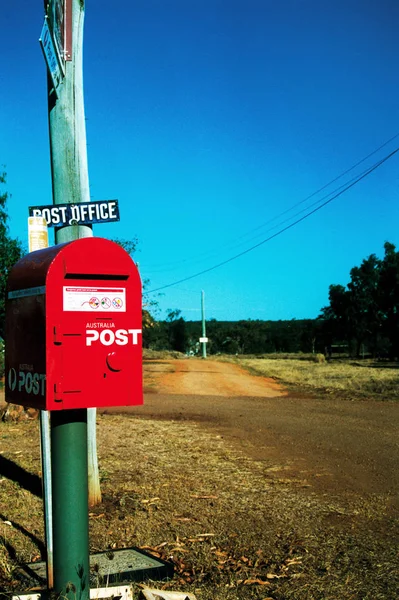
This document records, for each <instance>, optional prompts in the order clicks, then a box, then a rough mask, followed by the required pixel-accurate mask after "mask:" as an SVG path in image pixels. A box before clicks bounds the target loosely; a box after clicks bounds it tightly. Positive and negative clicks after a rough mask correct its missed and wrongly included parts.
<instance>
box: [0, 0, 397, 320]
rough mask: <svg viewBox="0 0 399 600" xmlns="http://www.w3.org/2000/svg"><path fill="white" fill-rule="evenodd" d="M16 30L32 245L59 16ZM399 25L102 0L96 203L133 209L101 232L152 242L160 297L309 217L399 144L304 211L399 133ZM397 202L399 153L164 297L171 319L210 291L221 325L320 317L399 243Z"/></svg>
mask: <svg viewBox="0 0 399 600" xmlns="http://www.w3.org/2000/svg"><path fill="white" fill-rule="evenodd" d="M0 20H1V31H2V34H1V36H0V55H1V57H2V61H1V63H2V65H1V69H0V164H4V165H5V168H6V170H7V172H8V185H7V188H8V190H9V191H10V192H11V193H12V199H11V200H10V202H9V214H10V218H11V220H10V228H11V233H12V234H13V235H14V236H18V237H20V238H21V239H22V240H26V238H27V216H28V206H34V205H40V204H51V202H52V198H51V181H50V160H49V140H48V125H47V100H46V67H45V63H44V59H43V56H42V53H41V49H40V46H39V43H38V38H39V35H40V31H41V28H42V24H43V3H42V2H41V1H39V0H37V1H36V2H33V1H32V0H14V1H13V2H9V3H6V4H5V6H2V7H1V10H0ZM398 26H399V3H398V2H396V1H395V0H392V1H390V0H379V1H378V2H377V0H374V1H371V0H331V1H328V0H325V1H323V2H320V1H319V0H308V1H307V0H296V1H294V0H292V1H288V0H280V1H279V2H276V1H275V0H229V1H228V2H227V1H226V0H223V1H221V0H201V1H198V0H140V1H133V2H131V1H128V0H114V1H113V2H112V3H111V2H109V0H108V1H107V2H106V1H105V0H96V2H93V1H91V0H87V1H86V17H85V42H84V83H85V110H86V118H87V139H88V160H89V178H90V188H91V197H92V199H93V200H102V199H113V198H117V199H118V200H119V207H120V213H121V221H120V222H119V223H118V224H112V225H111V224H103V225H97V226H95V229H94V234H95V235H97V236H103V237H108V238H111V239H112V238H125V239H129V238H132V237H135V236H137V237H138V239H139V252H138V254H137V257H136V258H137V260H138V261H139V266H140V271H141V273H142V276H143V278H149V279H150V281H151V284H150V286H149V289H157V288H162V287H163V286H167V285H169V284H171V283H174V282H176V281H179V280H181V279H185V278H187V277H190V276H191V275H193V274H195V273H197V272H200V271H203V270H206V269H208V268H210V267H212V266H213V265H216V264H218V263H220V262H223V261H224V260H227V259H229V258H230V257H232V256H235V255H236V254H238V253H240V252H242V251H245V250H246V249H248V248H250V247H251V246H253V245H255V244H257V243H259V242H261V241H262V240H264V239H266V238H268V237H269V236H270V235H272V234H273V233H276V232H277V231H279V229H282V228H283V227H285V226H286V225H288V224H290V223H292V222H293V221H294V220H295V217H294V215H295V214H296V213H298V211H300V210H302V209H306V208H308V209H309V211H310V210H311V208H309V207H310V206H311V205H312V204H313V203H314V202H316V201H319V200H320V199H321V198H322V197H323V195H325V194H326V193H328V192H332V191H333V190H334V189H336V188H337V187H338V186H339V185H343V184H344V183H345V182H347V181H349V180H350V179H351V178H352V177H354V176H355V175H358V174H360V173H361V172H362V171H364V170H365V169H366V168H368V167H370V166H372V165H373V164H374V163H375V162H377V161H378V160H380V159H382V158H383V157H384V156H386V155H387V154H389V153H390V152H392V151H393V150H395V149H396V147H397V146H399V137H398V138H396V139H394V140H392V141H391V142H390V143H388V144H387V145H386V146H385V147H384V148H382V149H381V150H380V151H378V152H377V153H376V154H374V155H373V156H371V157H370V158H369V159H367V160H366V161H365V162H363V163H362V164H361V165H359V166H358V167H357V168H355V169H354V170H353V171H351V172H350V173H348V174H347V175H346V176H345V177H343V178H342V179H340V180H339V181H337V182H336V183H335V184H333V185H332V186H331V187H329V188H327V189H326V190H324V191H323V192H322V193H320V194H318V195H316V196H313V197H312V198H311V199H309V200H307V201H306V202H303V204H301V205H300V206H298V207H297V208H296V209H294V210H290V209H291V208H292V207H293V206H294V205H295V204H297V203H299V202H301V201H302V200H304V199H305V198H306V197H308V196H309V195H311V194H312V193H313V192H315V191H316V190H318V189H319V188H321V187H323V186H324V185H325V184H327V183H328V182H329V181H331V180H332V179H334V178H335V177H336V176H338V175H340V174H341V173H342V172H343V171H345V170H346V169H348V168H350V167H351V166H352V165H354V164H355V163H357V162H358V161H360V160H361V159H362V158H363V157H365V156H366V155H368V154H369V153H371V152H373V151H374V150H375V149H376V148H377V147H379V146H380V145H381V144H383V143H384V142H386V141H387V140H389V139H390V138H392V137H393V136H395V135H396V134H397V133H399V70H398V58H399V52H398V51H399V41H398V35H397V32H398ZM398 194H399V153H398V154H396V155H395V156H394V157H393V158H391V159H390V160H389V161H387V162H386V163H385V164H383V165H382V166H381V167H380V168H378V169H377V170H376V171H375V172H373V173H371V174H370V175H369V176H368V177H366V178H365V179H364V180H363V181H361V182H359V183H358V184H357V185H356V186H354V187H353V188H352V189H350V190H348V191H347V192H346V193H344V194H343V195H342V196H340V197H339V198H337V199H335V200H334V201H333V202H331V203H330V204H328V205H327V206H326V207H324V208H322V209H321V210H319V211H318V212H317V213H315V214H314V215H312V216H310V217H309V218H308V219H306V220H304V221H303V222H301V223H299V224H298V225H296V226H294V227H292V228H291V229H289V230H288V231H286V232H284V233H282V234H281V235H279V236H277V237H276V238H275V239H272V240H270V241H269V242H267V243H264V244H263V245H261V246H260V247H258V248H256V249H255V250H253V251H251V252H248V253H246V254H245V255H244V256H241V257H240V258H238V259H236V260H233V261H231V262H229V263H228V264H226V265H224V266H222V267H220V268H217V269H214V270H212V271H210V272H208V273H206V274H204V275H201V276H199V277H196V278H192V279H189V280H188V281H186V282H184V283H180V284H178V285H176V286H171V287H167V288H166V289H164V290H162V291H161V292H162V293H163V295H162V296H160V297H159V298H158V299H159V305H160V309H161V312H160V316H164V315H165V310H166V309H168V308H178V309H181V310H182V314H183V316H184V317H185V318H186V319H198V318H199V317H200V312H199V308H200V294H201V290H202V289H203V290H204V291H205V295H206V313H207V318H212V317H213V318H216V319H228V320H230V319H232V320H236V319H247V318H251V319H273V320H274V319H291V318H297V319H299V318H314V317H316V316H317V315H318V314H319V309H320V308H321V307H322V306H324V305H325V304H327V302H328V286H329V285H330V284H331V283H341V284H346V283H347V281H348V279H349V271H350V269H351V267H353V266H355V265H358V264H360V262H361V261H362V259H363V258H365V257H367V256H368V255H369V254H371V253H376V254H377V255H380V256H381V255H382V253H383V244H384V242H385V241H386V240H389V241H391V242H393V243H396V244H399V228H398V223H399V202H398ZM286 211H288V212H286ZM283 213H285V214H284V215H283ZM304 214H305V213H301V214H300V215H298V217H296V218H299V217H300V216H303V215H304ZM281 215H282V216H281ZM289 217H291V220H290V221H286V219H288V218H289ZM283 221H284V223H283ZM279 225H280V226H279ZM271 227H274V229H271Z"/></svg>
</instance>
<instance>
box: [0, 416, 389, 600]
mask: <svg viewBox="0 0 399 600" xmlns="http://www.w3.org/2000/svg"><path fill="white" fill-rule="evenodd" d="M0 442H1V445H0V451H1V452H2V455H1V456H2V457H3V458H5V459H7V460H11V461H13V462H15V463H17V464H18V465H20V466H21V467H23V468H24V469H25V470H26V471H27V472H29V473H31V474H33V475H35V474H37V473H38V471H39V467H40V463H39V435H38V425H37V422H24V423H20V424H18V425H12V424H1V429H0ZM98 443H99V456H100V469H101V476H102V491H103V503H102V504H101V505H100V506H98V507H96V508H95V509H93V510H92V511H91V513H90V539H91V549H92V551H97V550H104V549H106V548H108V547H114V548H120V547H125V546H127V547H129V546H132V545H138V546H142V547H145V548H147V549H148V548H150V549H152V551H153V552H157V553H158V555H160V556H162V557H163V558H167V559H169V560H171V561H172V562H173V563H174V564H175V568H176V576H175V578H174V579H173V581H172V582H170V584H167V585H169V587H170V588H171V589H175V590H181V591H191V592H194V593H195V594H196V596H197V598H198V600H264V599H266V598H271V599H274V600H283V599H284V600H285V599H287V600H289V599H296V600H313V599H316V598H317V599H324V600H333V599H334V600H335V599H337V598H339V599H340V600H350V599H354V598H356V599H363V600H388V599H393V598H395V597H396V592H397V589H398V588H399V581H398V578H397V571H396V567H397V563H396V560H397V557H396V544H395V540H397V534H398V530H397V526H396V530H395V524H394V522H393V519H392V518H391V517H390V515H389V512H388V508H387V506H388V504H387V499H385V498H371V499H370V500H369V501H367V502H365V501H363V500H361V499H359V498H348V499H346V500H342V499H341V500H340V499H337V498H334V497H319V496H318V495H317V494H316V493H314V492H313V490H312V489H311V487H310V486H309V484H308V482H307V480H306V473H302V474H301V477H302V478H301V479H293V478H292V477H291V476H290V475H289V473H290V470H289V465H285V464H274V463H272V462H262V463H260V462H255V461H253V460H251V459H250V458H248V457H247V456H246V455H244V454H242V453H240V452H238V451H236V450H235V449H234V448H233V447H232V446H231V445H230V444H229V443H227V442H226V441H225V440H224V439H223V438H222V437H221V436H220V435H217V434H214V433H210V432H207V431H205V430H204V429H202V428H201V427H200V426H199V425H197V424H195V423H187V422H173V421H172V422H170V421H169V422H162V421H151V420H144V419H143V420H139V419H135V418H129V417H123V416H110V415H106V416H101V417H99V423H98ZM0 479H1V477H0ZM0 506H1V507H2V509H1V511H0V512H1V516H0V518H1V521H2V522H0V536H1V537H0V572H1V582H2V586H3V590H5V591H6V590H11V589H13V587H14V586H15V585H16V567H17V565H18V563H19V562H23V561H31V560H32V559H33V558H35V557H38V556H39V554H40V544H41V542H42V540H43V526H42V515H41V501H40V500H39V499H38V498H37V497H36V496H34V495H32V494H31V493H30V492H28V491H27V490H26V489H24V488H23V487H22V486H21V485H20V484H18V483H15V482H13V481H10V480H9V479H5V478H4V479H2V481H1V483H0ZM6 521H8V522H9V523H6ZM395 573H396V574H395Z"/></svg>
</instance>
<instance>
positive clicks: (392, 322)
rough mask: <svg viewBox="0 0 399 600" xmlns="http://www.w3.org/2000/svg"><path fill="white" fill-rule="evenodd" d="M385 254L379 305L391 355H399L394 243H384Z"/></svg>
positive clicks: (398, 259)
mask: <svg viewBox="0 0 399 600" xmlns="http://www.w3.org/2000/svg"><path fill="white" fill-rule="evenodd" d="M384 250H385V256H384V259H383V260H382V262H381V268H380V278H379V290H378V292H379V297H378V300H379V306H380V308H381V311H382V319H381V321H382V322H381V326H382V329H383V332H384V334H385V335H386V337H387V338H388V340H389V357H390V358H391V359H393V358H395V357H396V358H398V357H399V252H397V251H396V247H395V246H394V244H391V243H390V242H386V243H385V244H384Z"/></svg>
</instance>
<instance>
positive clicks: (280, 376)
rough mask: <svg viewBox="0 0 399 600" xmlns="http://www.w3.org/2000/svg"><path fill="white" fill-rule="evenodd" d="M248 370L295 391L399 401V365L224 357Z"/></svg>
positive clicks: (223, 358) (367, 362)
mask: <svg viewBox="0 0 399 600" xmlns="http://www.w3.org/2000/svg"><path fill="white" fill-rule="evenodd" d="M222 360H231V361H233V362H236V363H238V364H240V365H242V366H243V367H245V368H247V369H249V370H250V371H251V372H252V373H254V374H258V375H263V376H266V377H272V378H274V379H276V380H278V381H279V382H281V383H283V384H288V385H290V386H293V387H295V389H301V388H302V389H304V390H306V391H312V390H313V391H316V392H320V391H322V392H323V393H335V394H337V393H338V394H340V395H342V396H344V397H346V398H352V397H353V398H373V399H380V400H397V399H398V398H399V385H398V384H399V368H398V365H397V364H396V365H394V364H387V365H384V363H373V362H371V361H361V362H355V361H331V362H315V361H314V360H303V359H301V360H299V359H285V360H275V359H266V358H245V357H244V356H241V357H238V358H228V357H226V356H225V357H222Z"/></svg>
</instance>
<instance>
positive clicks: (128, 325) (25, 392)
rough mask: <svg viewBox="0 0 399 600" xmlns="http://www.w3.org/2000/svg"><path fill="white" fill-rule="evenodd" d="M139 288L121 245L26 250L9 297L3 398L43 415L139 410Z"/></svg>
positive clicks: (97, 241) (84, 243)
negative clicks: (114, 408)
mask: <svg viewBox="0 0 399 600" xmlns="http://www.w3.org/2000/svg"><path fill="white" fill-rule="evenodd" d="M141 341H142V340H141V282H140V276H139V274H138V271H137V268H136V265H135V264H134V262H133V261H132V259H131V258H130V256H129V255H128V254H127V252H125V250H123V249H122V248H121V247H120V246H118V245H117V244H115V243H114V242H111V241H109V240H105V239H101V238H94V237H93V238H83V239H80V240H76V241H73V242H68V243H66V244H60V245H57V246H52V247H51V248H46V249H44V250H38V251H36V252H31V253H30V254H28V255H27V256H25V257H24V258H22V259H21V260H20V261H19V262H18V263H17V264H16V265H15V266H14V267H13V269H12V270H11V273H10V275H9V278H8V284H7V292H6V381H5V384H6V400H7V402H12V403H15V404H22V405H23V406H31V407H34V408H40V409H43V410H60V409H75V408H89V407H100V406H128V405H134V404H142V358H141V345H142V344H141Z"/></svg>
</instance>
